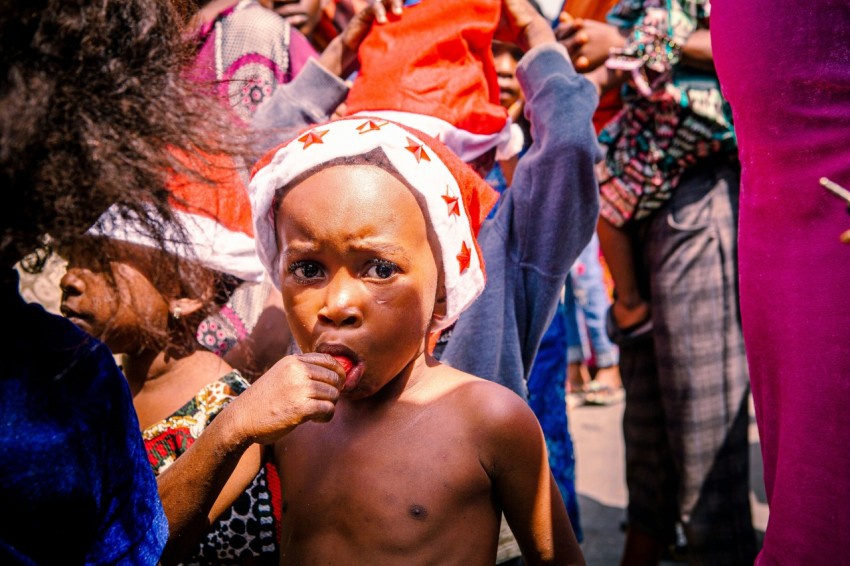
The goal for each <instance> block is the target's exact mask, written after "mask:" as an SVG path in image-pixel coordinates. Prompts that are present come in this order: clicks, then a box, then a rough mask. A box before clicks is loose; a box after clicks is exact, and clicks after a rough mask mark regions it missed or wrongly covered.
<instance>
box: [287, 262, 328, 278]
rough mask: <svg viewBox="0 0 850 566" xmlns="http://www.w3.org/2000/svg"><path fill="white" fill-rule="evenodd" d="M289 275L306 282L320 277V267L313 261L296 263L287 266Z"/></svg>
mask: <svg viewBox="0 0 850 566" xmlns="http://www.w3.org/2000/svg"><path fill="white" fill-rule="evenodd" d="M288 270H289V273H291V274H292V275H294V276H295V278H296V279H298V280H301V281H307V280H310V279H316V278H318V277H321V276H322V267H321V266H320V265H319V264H318V263H316V262H314V261H296V262H294V263H291V264H289V268H288Z"/></svg>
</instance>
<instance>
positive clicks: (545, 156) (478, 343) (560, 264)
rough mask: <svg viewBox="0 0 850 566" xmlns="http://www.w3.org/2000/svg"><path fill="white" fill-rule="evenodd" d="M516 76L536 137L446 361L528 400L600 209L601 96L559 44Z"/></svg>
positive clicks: (497, 221)
mask: <svg viewBox="0 0 850 566" xmlns="http://www.w3.org/2000/svg"><path fill="white" fill-rule="evenodd" d="M517 77H518V79H519V82H520V86H521V87H522V90H523V93H524V94H525V98H526V105H525V112H526V116H527V118H528V119H529V122H530V123H531V128H532V138H533V140H534V142H533V144H532V145H531V147H530V148H529V150H528V152H527V153H526V154H525V155H524V156H523V157H522V159H520V160H519V163H518V165H517V169H516V171H515V173H514V180H513V184H512V186H511V187H510V188H509V189H508V190H507V191H505V193H504V194H503V197H502V199H503V200H502V203H501V204H500V207H499V210H498V211H497V213H496V216H495V217H494V218H493V219H491V220H488V221H487V222H485V224H484V225H483V226H482V228H481V232H480V234H479V244H480V246H481V250H482V253H483V255H484V261H485V264H486V269H487V285H486V287H485V289H484V293H483V294H482V295H481V297H479V299H478V300H477V301H476V302H475V303H474V304H473V305H472V306H471V307H470V308H469V309H468V310H467V311H466V312H464V313H463V314H462V315H461V317H460V320H459V321H458V322H457V324H456V326H455V328H454V331H453V333H452V335H451V337H450V338H449V342H448V344H447V346H446V349H445V351H444V352H443V355H442V361H444V362H446V363H448V364H449V365H451V366H453V367H455V368H457V369H460V370H462V371H466V372H468V373H471V374H473V375H477V376H479V377H483V378H485V379H489V380H491V381H495V382H497V383H501V384H502V385H505V386H507V387H508V388H510V389H512V390H514V391H515V392H517V393H518V394H520V395H521V396H523V397H526V396H527V388H526V384H525V380H526V379H527V378H528V375H529V372H530V371H531V364H532V362H533V361H534V357H535V355H536V353H537V348H538V346H539V345H540V340H541V338H542V336H543V333H544V332H545V330H546V328H547V326H548V325H549V322H550V321H551V319H552V316H553V314H554V311H555V308H556V306H557V302H558V299H559V297H560V294H561V289H562V287H563V286H564V282H565V280H566V277H567V273H568V271H569V269H570V266H571V265H572V264H573V262H574V261H575V260H576V258H577V257H578V255H579V253H580V252H581V250H582V249H584V247H585V246H586V245H587V243H588V242H589V241H590V238H591V236H592V234H593V231H594V229H595V227H596V220H597V216H598V213H599V196H598V188H597V183H596V176H595V174H594V164H595V162H596V161H598V159H599V158H600V157H601V155H600V152H599V148H598V145H597V142H596V134H595V132H594V130H593V125H592V123H591V118H592V116H593V112H594V110H595V109H596V105H597V102H598V97H597V95H596V92H595V89H594V88H593V85H592V84H591V83H590V82H589V81H588V80H587V79H585V78H584V77H582V76H580V75H579V74H577V73H576V72H575V70H574V69H573V67H572V64H571V63H570V61H569V59H568V57H567V54H566V51H565V49H564V48H563V47H562V46H560V45H557V44H551V45H545V46H540V47H537V48H535V49H532V50H531V51H529V52H528V53H527V54H526V55H525V56H524V57H523V58H522V60H521V61H520V64H519V66H518V68H517Z"/></svg>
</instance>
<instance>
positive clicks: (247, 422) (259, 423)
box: [228, 353, 345, 444]
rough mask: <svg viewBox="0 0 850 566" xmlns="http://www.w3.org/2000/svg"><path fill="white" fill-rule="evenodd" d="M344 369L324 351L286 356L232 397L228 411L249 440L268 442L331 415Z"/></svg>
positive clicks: (323, 420)
mask: <svg viewBox="0 0 850 566" xmlns="http://www.w3.org/2000/svg"><path fill="white" fill-rule="evenodd" d="M344 381H345V371H344V370H343V368H342V366H341V365H340V363H339V362H338V361H336V360H335V359H333V358H332V357H331V356H329V355H327V354H315V353H312V354H301V355H296V356H287V357H285V358H283V359H282V360H280V361H279V362H278V363H276V364H275V365H274V366H272V368H271V369H270V370H269V371H267V372H266V373H265V374H264V375H263V376H262V377H260V378H259V379H258V380H257V381H256V382H254V384H253V385H252V386H251V387H249V388H248V389H247V390H246V391H245V392H244V393H242V394H241V395H240V396H239V397H237V398H236V399H234V400H233V402H232V403H231V406H230V407H228V413H229V414H230V416H231V418H233V419H234V421H235V426H236V430H238V431H240V432H241V436H244V438H245V439H246V440H247V441H248V442H257V443H260V444H271V443H273V442H276V441H277V440H279V439H280V438H282V437H283V436H285V435H286V434H287V433H288V432H290V431H291V430H292V429H294V428H295V427H297V426H298V425H300V424H303V423H305V422H307V421H319V422H327V421H329V420H331V417H333V414H334V408H335V406H336V402H337V400H338V399H339V393H340V389H341V388H342V384H343V383H344Z"/></svg>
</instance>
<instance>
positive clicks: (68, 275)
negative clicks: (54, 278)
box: [59, 267, 86, 298]
mask: <svg viewBox="0 0 850 566" xmlns="http://www.w3.org/2000/svg"><path fill="white" fill-rule="evenodd" d="M59 289H61V290H62V297H63V298H64V297H69V296H74V295H82V294H83V292H84V291H85V290H86V284H85V281H83V278H82V277H80V276H79V273H78V272H77V269H76V268H74V267H69V268H68V271H66V272H65V275H63V276H62V279H61V280H60V281H59Z"/></svg>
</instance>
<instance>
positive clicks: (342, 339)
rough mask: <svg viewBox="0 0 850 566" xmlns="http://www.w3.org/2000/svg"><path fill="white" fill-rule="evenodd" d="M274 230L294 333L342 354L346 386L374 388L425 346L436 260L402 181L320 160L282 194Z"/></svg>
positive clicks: (349, 389)
mask: <svg viewBox="0 0 850 566" xmlns="http://www.w3.org/2000/svg"><path fill="white" fill-rule="evenodd" d="M276 233H277V238H278V241H279V246H280V250H281V261H280V281H281V291H282V293H283V303H284V309H285V311H286V314H287V317H288V319H289V325H290V327H291V329H292V334H293V336H294V337H295V339H296V341H297V342H298V345H299V346H300V347H301V349H302V350H303V351H305V352H314V351H318V352H323V353H329V354H331V355H335V356H341V357H343V358H348V360H341V361H342V363H343V366H344V367H345V368H346V370H347V371H346V380H345V386H344V388H343V393H344V394H346V395H347V396H349V397H350V398H354V399H359V398H363V397H368V396H370V395H372V394H374V393H376V392H377V391H379V390H380V389H381V388H382V387H383V386H384V385H386V384H387V383H388V382H389V381H391V380H392V379H393V378H394V377H396V376H397V375H398V374H399V373H401V372H402V370H404V369H405V367H406V366H408V365H409V364H411V362H413V361H414V360H415V359H416V358H417V357H418V356H419V355H420V354H422V353H423V351H424V337H425V335H426V333H427V331H428V327H429V326H430V323H431V317H432V315H433V312H434V304H435V299H436V293H437V281H438V265H437V260H436V259H435V254H434V253H433V252H432V249H431V246H430V244H429V243H428V232H427V227H426V222H425V217H424V215H423V213H422V210H421V209H420V207H419V204H418V203H417V201H416V199H415V198H414V196H413V194H412V193H411V191H410V189H408V188H407V187H406V186H405V185H404V184H402V183H401V182H400V181H398V180H397V179H396V178H395V177H393V176H392V175H391V174H389V173H387V172H386V171H384V170H382V169H380V168H378V167H374V166H368V165H342V166H336V167H331V168H329V169H324V170H322V171H319V172H318V173H316V174H314V175H313V176H311V177H309V178H307V179H306V180H304V181H302V182H301V183H299V184H298V185H296V186H294V187H293V188H291V189H290V190H289V191H288V192H287V193H286V195H285V196H284V197H283V199H282V201H281V204H280V208H279V209H278V211H277V225H276ZM349 361H350V362H351V363H350V364H349V363H348V362H349Z"/></svg>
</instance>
